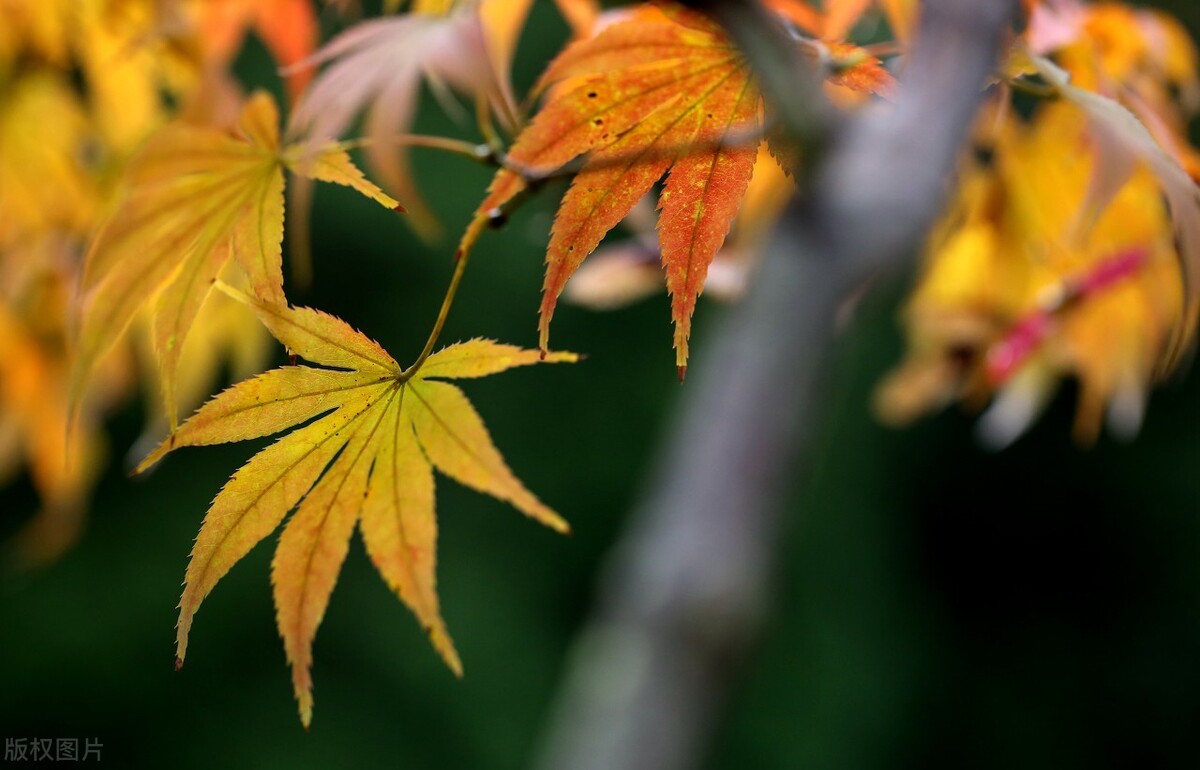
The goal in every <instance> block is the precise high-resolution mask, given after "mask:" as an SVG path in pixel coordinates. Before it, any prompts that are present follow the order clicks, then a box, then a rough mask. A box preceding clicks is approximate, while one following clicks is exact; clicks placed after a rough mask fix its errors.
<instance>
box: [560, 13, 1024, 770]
mask: <svg viewBox="0 0 1200 770" xmlns="http://www.w3.org/2000/svg"><path fill="white" fill-rule="evenodd" d="M704 5H706V6H707V9H708V10H710V11H711V12H712V13H714V14H715V15H716V16H717V17H718V18H719V19H721V21H722V23H724V24H725V25H726V26H727V28H728V29H729V30H730V33H731V34H732V35H733V36H734V38H735V39H736V40H737V41H738V43H739V44H740V45H741V46H742V48H743V49H744V50H745V51H746V52H747V56H748V57H749V58H750V59H751V62H752V64H753V66H755V68H756V70H757V72H758V74H759V78H760V81H761V82H762V84H763V88H764V91H765V93H766V96H767V98H768V100H770V101H771V102H772V103H773V104H775V105H776V106H777V108H778V109H779V112H780V115H781V118H780V120H781V122H783V124H784V125H785V126H786V128H787V129H788V130H789V131H790V132H792V133H793V136H799V138H800V141H801V142H802V143H803V144H804V145H805V146H807V147H813V146H820V147H824V148H825V151H824V152H823V153H822V154H821V155H820V156H812V157H819V163H817V164H815V165H813V164H810V168H809V178H808V179H807V180H804V181H803V183H802V189H807V190H810V191H811V193H810V195H809V196H808V197H807V198H806V199H799V200H797V201H795V202H794V203H793V204H792V205H791V207H790V209H789V211H788V212H787V213H786V214H785V216H784V217H783V218H782V220H781V221H780V223H779V225H778V227H777V228H776V230H775V232H774V234H773V236H772V238H771V241H770V243H769V245H768V247H767V250H766V257H765V260H764V263H763V265H762V267H761V269H760V271H759V274H758V276H757V277H756V279H755V282H754V285H753V287H752V289H751V291H750V293H749V295H748V296H747V297H746V298H745V300H744V301H743V302H742V303H741V304H740V305H738V306H737V307H736V308H735V309H733V310H731V311H730V314H729V317H728V318H727V320H726V321H725V323H724V324H723V326H722V327H721V328H720V329H719V330H718V332H717V337H716V339H715V340H714V341H713V342H712V343H711V347H710V348H709V349H708V351H707V353H706V354H705V356H704V358H703V360H702V361H701V362H700V365H699V366H697V367H696V369H697V371H694V372H693V375H694V376H693V377H692V378H691V379H690V381H689V383H688V386H687V388H686V392H685V398H684V403H683V404H682V408H681V412H680V414H679V415H678V419H677V422H676V424H675V425H674V428H673V430H671V431H670V432H669V433H668V435H667V438H666V441H665V445H664V455H663V457H662V458H661V461H660V468H659V471H658V473H657V475H656V476H655V477H654V481H653V482H652V483H651V485H650V487H649V489H648V493H647V494H646V495H645V497H644V499H642V500H641V502H640V503H639V504H638V505H637V506H636V508H635V511H634V513H633V517H632V520H631V522H630V525H629V529H628V531H627V532H626V533H625V534H624V536H623V538H622V539H621V541H620V542H619V543H618V545H617V546H616V548H615V550H614V552H613V553H612V554H611V555H610V557H609V561H608V563H607V564H606V567H605V570H604V573H603V575H602V578H601V583H600V586H599V597H598V603H597V607H596V608H595V610H594V615H593V616H592V618H591V619H590V620H589V621H588V623H587V625H586V627H585V628H584V630H583V632H582V633H581V636H580V638H579V640H578V641H577V643H576V646H575V649H574V650H573V653H572V655H571V658H570V661H569V669H568V671H567V672H566V676H565V682H564V685H563V690H562V692H561V693H560V694H559V698H558V701H557V704H556V711H555V713H554V714H553V715H552V722H551V724H550V729H549V733H548V735H547V737H546V742H545V744H544V746H543V747H542V749H543V751H542V754H541V756H540V758H539V759H540V763H539V765H538V766H539V767H541V768H544V769H545V770H558V769H559V768H569V769H570V770H600V769H601V768H603V769H605V770H637V769H638V768H646V769H650V768H653V769H654V770H668V769H674V768H691V767H696V766H698V765H699V764H700V762H701V758H702V756H703V750H704V748H705V746H706V744H707V742H708V738H709V737H710V735H711V733H712V731H713V729H714V725H715V716H716V715H717V712H718V711H719V708H720V706H721V704H722V703H723V701H724V698H725V693H726V691H727V689H728V687H729V685H730V683H731V679H732V677H731V675H732V674H733V673H734V671H735V669H736V667H737V664H738V662H739V660H740V659H741V658H742V657H743V655H744V653H745V651H746V650H747V648H748V646H749V645H750V644H751V642H752V641H753V640H754V639H755V637H756V636H757V631H758V627H759V625H760V621H761V619H762V617H763V611H764V607H765V605H766V603H767V595H768V591H767V586H768V578H769V575H770V572H771V569H772V563H773V561H774V557H775V554H774V550H775V549H774V545H775V542H776V540H777V539H778V530H779V522H778V519H779V511H780V509H781V507H782V504H783V501H784V498H785V495H786V494H787V493H788V492H789V491H790V490H791V488H792V487H793V483H794V481H795V480H796V478H797V477H798V476H799V475H800V474H801V473H802V472H803V471H804V470H805V469H806V468H807V460H808V457H807V455H808V452H809V450H811V449H812V444H813V440H814V425H815V424H816V421H817V419H816V418H817V416H818V415H817V410H818V409H819V407H820V404H821V403H822V393H821V390H822V388H821V385H822V379H823V374H824V372H826V371H828V369H829V368H830V361H831V358H832V353H833V346H832V340H833V336H834V331H835V330H834V316H835V314H836V311H837V308H838V306H839V305H840V304H841V302H842V301H843V299H844V298H845V297H846V296H847V294H848V293H849V292H851V291H852V290H854V289H855V288H856V287H858V286H860V285H862V283H863V282H864V281H866V280H867V279H869V278H871V277H872V276H874V275H876V274H878V273H880V272H881V271H884V270H895V269H899V268H902V267H903V266H904V265H906V264H907V262H908V260H909V258H910V256H911V255H913V254H914V253H915V252H916V251H917V249H918V248H919V246H920V243H921V241H922V239H923V237H924V235H925V233H926V232H927V231H928V229H929V227H930V226H931V224H932V222H933V220H934V218H935V217H936V215H937V212H938V210H939V208H940V206H941V203H942V201H943V199H944V197H945V193H946V192H947V185H948V180H949V179H950V178H951V174H952V171H953V166H954V161H955V159H956V157H957V155H958V152H959V149H960V147H961V145H962V143H963V141H964V139H965V137H966V135H967V130H968V128H969V126H970V123H971V120H972V117H973V116H974V114H975V111H976V109H977V107H978V102H979V98H980V94H981V89H982V86H983V85H984V83H985V82H986V80H987V77H988V75H989V73H990V72H991V71H992V70H993V67H994V65H995V63H996V60H997V59H998V58H999V53H1000V46H1001V42H1002V40H1003V38H1004V35H1005V34H1006V30H1007V27H1008V22H1009V20H1010V18H1011V15H1012V13H1013V4H1012V2H1011V0H928V2H927V3H925V5H924V13H923V17H922V22H921V28H920V30H919V34H918V37H917V42H916V44H915V45H914V48H913V52H912V55H911V57H910V61H909V62H908V65H907V70H906V72H905V76H904V78H903V81H904V82H903V87H902V93H901V96H900V98H899V101H898V102H897V103H896V104H895V105H879V106H877V107H875V108H872V109H868V110H865V111H862V112H860V113H858V114H857V115H856V116H854V117H853V118H850V119H845V120H842V121H838V120H837V119H835V117H834V115H833V112H832V110H829V109H828V108H827V107H824V106H822V107H813V106H812V105H816V104H820V105H824V104H825V103H824V101H823V100H822V99H820V98H819V97H818V96H817V90H818V89H817V88H816V86H815V80H814V78H813V77H812V76H811V75H810V74H809V73H808V71H807V69H803V67H804V64H803V62H801V61H799V60H798V59H797V55H796V54H795V52H794V50H793V49H794V46H792V45H791V44H790V42H789V41H788V39H787V37H786V35H785V33H784V32H783V30H782V29H780V28H779V27H778V26H777V25H776V24H775V23H774V21H773V20H772V19H771V18H770V17H769V16H768V15H766V14H765V13H764V12H763V11H762V9H761V7H760V6H759V5H758V3H756V2H750V1H748V0H743V1H741V2H738V1H734V0H725V1H724V2H721V1H719V0H712V1H711V2H708V3H705V4H704ZM922 41H927V42H926V44H922Z"/></svg>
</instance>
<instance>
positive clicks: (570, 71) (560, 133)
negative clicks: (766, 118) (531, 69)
mask: <svg viewBox="0 0 1200 770" xmlns="http://www.w3.org/2000/svg"><path fill="white" fill-rule="evenodd" d="M666 7H667V9H668V10H669V11H670V14H671V15H670V16H668V15H667V14H665V13H664V12H663V10H662V9H661V8H660V7H642V8H639V9H638V10H636V11H635V12H634V13H633V14H632V16H631V18H629V19H627V20H625V21H622V22H618V23H616V24H613V25H612V26H609V27H607V28H606V29H604V30H603V31H602V32H600V34H598V35H597V36H596V37H594V38H592V39H590V40H584V41H580V42H577V43H575V44H573V45H571V46H570V47H568V48H567V49H566V51H564V52H563V53H562V54H561V55H560V56H559V57H558V58H557V59H555V60H554V61H553V62H552V63H551V64H550V67H549V68H548V69H547V71H546V72H545V74H544V75H543V76H542V78H541V81H540V84H539V89H541V88H545V87H547V86H549V85H550V84H552V83H559V86H558V87H557V88H556V90H555V91H554V92H553V94H552V95H551V98H550V99H549V101H548V102H547V104H546V105H545V106H544V107H543V108H542V110H541V111H540V112H539V113H538V114H537V116H536V117H535V118H534V119H533V121H532V122H531V123H530V124H529V126H528V127H527V128H526V129H525V130H524V131H523V132H522V133H521V135H520V136H519V137H518V138H517V140H516V142H515V143H514V145H513V147H512V149H511V151H510V153H509V160H510V161H511V162H513V163H515V164H520V165H521V166H523V167H525V168H526V169H529V170H531V171H533V172H535V173H536V172H547V173H549V172H552V171H554V170H556V169H558V168H560V167H561V166H563V165H564V164H566V163H568V162H570V161H571V160H573V159H574V158H576V157H578V156H580V155H583V154H584V153H590V154H589V155H588V158H587V161H586V162H585V163H584V165H583V168H582V170H581V172H580V173H579V174H578V175H577V176H576V177H575V179H574V180H573V182H572V184H571V187H570V189H569V190H568V191H567V194H566V197H565V198H564V199H563V202H562V205H561V207H560V208H559V211H558V215H557V216H556V217H555V220H554V226H553V228H552V230H551V234H550V244H549V247H548V249H547V254H546V262H547V271H546V278H545V282H544V284H543V296H542V304H541V320H540V324H539V331H540V340H541V342H540V344H541V347H542V348H543V349H545V348H546V347H547V346H548V343H549V328H550V320H551V318H552V316H553V315H554V308H555V304H556V303H557V300H558V296H559V294H560V293H561V292H562V290H563V287H564V286H565V285H566V282H567V279H568V278H570V277H571V274H572V273H574V272H575V270H576V268H578V267H579V265H580V264H581V263H582V262H583V260H584V258H586V257H587V256H588V254H590V253H591V252H592V251H593V250H594V249H595V248H596V246H597V245H598V244H599V243H600V240H601V239H602V238H603V237H604V235H605V234H606V233H607V232H608V231H609V230H611V229H612V228H613V227H614V226H615V225H616V224H617V223H618V222H620V221H621V220H622V219H623V218H624V217H625V215H626V214H628V213H629V210H630V209H631V208H633V206H634V204H636V203H637V201H638V199H639V198H641V197H642V196H643V195H644V194H646V192H648V191H649V190H650V189H651V188H652V187H653V186H654V184H655V183H656V182H658V181H659V179H661V178H662V177H663V176H664V175H666V176H667V180H666V183H665V185H664V187H663V191H662V194H661V195H660V196H659V208H660V211H661V213H660V216H659V226H658V230H659V241H660V244H661V247H662V260H663V265H664V267H665V269H666V273H667V288H668V290H669V291H670V293H671V297H672V303H671V314H672V317H673V319H674V322H675V349H676V364H677V365H678V366H679V369H680V374H681V376H682V374H683V372H684V371H685V370H686V366H687V358H688V336H689V334H690V331H691V316H692V312H693V311H694V309H695V306H696V299H697V297H698V296H699V295H700V292H701V291H702V290H703V287H704V279H705V275H706V274H707V271H708V266H709V263H711V262H712V259H713V256H714V255H715V254H716V253H717V251H718V250H719V249H720V247H721V244H722V243H723V242H724V240H725V236H726V234H727V233H728V232H729V226H730V223H731V221H732V220H733V217H734V215H736V214H737V210H738V206H739V205H740V203H741V200H742V196H743V194H744V193H745V190H746V186H747V184H748V183H749V182H750V176H751V173H752V169H753V167H754V158H755V154H756V148H757V146H758V144H759V135H758V132H759V127H760V124H761V112H762V105H761V98H760V95H759V90H758V87H757V86H756V85H755V83H754V81H753V79H752V78H751V76H750V69H749V66H748V65H747V63H746V61H745V59H744V58H743V56H742V55H741V53H740V52H739V51H738V50H737V49H736V48H735V47H734V46H733V44H732V43H731V42H730V41H729V39H728V37H727V36H726V34H725V32H724V31H723V30H722V29H721V27H720V26H718V25H717V24H716V23H715V22H714V21H712V20H711V19H709V18H708V17H707V16H704V15H702V14H699V13H696V12H693V11H687V10H684V9H681V8H677V7H674V6H666ZM525 187H526V182H525V179H524V178H523V177H522V176H521V175H520V174H517V173H514V172H513V171H510V170H502V171H500V172H499V173H498V174H497V176H496V178H495V179H494V180H493V182H492V185H491V187H490V188H489V193H488V196H487V197H486V199H485V200H484V201H483V203H482V204H480V207H479V213H480V214H481V215H486V213H487V212H489V211H491V210H493V209H495V208H497V207H500V206H503V205H504V204H505V203H506V202H508V201H510V200H511V199H512V198H513V197H514V196H516V195H517V194H518V193H519V192H521V191H522V190H523V189H524V188H525Z"/></svg>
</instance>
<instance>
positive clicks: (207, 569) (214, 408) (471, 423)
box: [139, 290, 577, 726]
mask: <svg viewBox="0 0 1200 770" xmlns="http://www.w3.org/2000/svg"><path fill="white" fill-rule="evenodd" d="M230 293H231V294H233V295H234V296H235V297H237V298H239V299H242V300H243V301H245V302H246V303H247V304H249V305H251V306H252V307H253V309H254V310H255V312H256V313H257V314H258V316H259V318H260V319H261V320H262V321H263V323H264V324H266V326H267V328H268V329H269V330H270V331H271V333H272V334H273V335H274V336H275V337H276V338H277V339H278V340H279V341H280V342H282V343H283V344H284V345H285V346H286V347H287V349H288V350H290V351H292V352H293V353H294V354H296V355H298V356H299V357H301V358H304V359H305V360H307V361H311V362H312V363H315V364H320V365H322V366H326V367H335V368H332V369H330V368H314V367H308V366H284V367H281V368H279V369H273V370H271V371H268V372H266V373H264V374H261V375H259V376H257V377H254V378H252V379H249V380H246V381H244V382H242V383H239V384H237V385H234V386H233V387H231V388H229V389H228V390H226V391H224V392H223V393H221V394H220V395H218V396H216V397H215V398H213V399H212V400H211V401H209V402H208V403H207V404H205V405H204V406H203V407H202V408H201V409H200V410H198V411H197V412H196V414H194V415H193V416H192V417H191V418H190V419H189V420H187V421H186V422H185V423H184V424H183V425H181V426H180V427H179V430H178V431H177V432H176V433H175V434H173V435H172V436H170V437H169V438H168V439H167V440H166V441H164V442H163V444H162V445H161V446H159V447H158V448H157V449H156V450H155V451H154V452H153V453H151V454H150V456H149V457H147V458H146V460H145V461H143V462H142V464H141V466H139V470H142V469H144V468H146V467H148V466H149V465H151V464H153V463H154V462H156V461H157V460H158V459H159V458H161V457H162V456H163V455H164V454H166V453H167V452H169V451H171V450H172V449H176V448H178V447H181V446H197V445H205V444H219V443H225V442H231V441H243V440H246V439H252V438H258V437H260V436H267V435H270V434H273V433H278V432H280V431H283V430H287V429H289V428H292V427H294V426H297V425H300V424H301V423H305V422H307V421H309V420H313V418H318V419H316V420H313V422H311V423H308V424H306V425H304V426H303V427H300V428H297V429H296V430H294V431H292V432H291V433H289V434H288V435H286V436H284V437H282V438H280V439H279V440H277V441H276V442H275V443H274V444H272V445H271V446H268V447H267V448H266V449H263V450H262V451H261V452H259V453H258V454H256V455H255V456H254V457H252V458H251V459H250V460H249V462H247V463H246V464H245V465H243V466H242V467H241V469H240V470H238V471H237V472H236V473H235V474H234V475H233V477H232V478H231V479H230V480H229V482H228V483H227V484H226V485H225V486H224V488H223V489H222V490H221V492H220V494H218V495H217V497H216V499H214V500H213V502H212V505H211V506H210V507H209V509H208V514H207V515H206V516H205V518H204V524H203V525H202V526H201V528H200V534H199V535H198V536H197V538H196V545H195V547H194V548H193V549H192V558H191V562H190V563H189V564H188V568H187V576H186V578H185V581H184V591H183V597H182V599H181V600H180V602H179V609H180V615H179V625H178V636H177V648H176V655H177V661H178V663H179V664H182V661H183V658H184V656H185V654H186V652H187V644H188V634H189V632H190V630H191V627H192V619H193V616H194V615H195V613H196V610H197V609H198V608H199V606H200V603H201V602H202V601H203V600H204V597H205V596H207V595H208V593H209V591H211V590H212V588H213V586H215V585H216V583H217V581H219V580H220V579H221V578H222V577H223V576H224V575H225V574H226V573H227V572H228V571H229V569H230V568H231V567H232V566H233V565H234V564H235V563H236V562H238V561H239V560H240V559H241V558H242V557H243V556H245V555H246V554H247V553H249V551H250V549H251V548H253V547H254V546H255V545H256V544H257V543H258V542H259V541H260V540H262V539H263V538H265V537H266V536H267V535H269V534H270V533H271V532H273V531H274V530H275V529H276V528H277V527H278V526H279V525H280V523H281V522H282V521H283V519H284V517H285V516H286V515H287V513H288V511H290V510H291V509H292V508H293V507H294V508H296V512H295V514H294V515H293V516H292V518H291V519H290V521H289V522H288V524H287V526H285V527H284V530H283V535H282V536H281V537H280V540H279V546H278V548H277V549H276V551H275V558H274V560H273V562H272V569H271V578H272V583H273V585H274V595H275V608H276V612H277V618H278V622H279V632H280V634H281V635H282V636H283V641H284V648H285V650H286V652H287V658H288V662H289V663H290V664H291V666H292V682H293V685H294V687H295V692H296V698H297V700H298V701H299V707H300V718H301V721H302V722H303V723H304V724H305V726H307V725H308V724H309V721H310V720H311V719H312V679H311V675H310V668H311V665H312V642H313V637H314V636H315V635H316V631H317V627H318V625H320V622H321V618H322V616H323V615H324V613H325V608H326V606H327V605H328V603H329V596H330V593H331V592H332V591H333V586H334V583H335V582H336V580H337V575H338V572H339V571H340V569H341V565H342V561H343V560H344V559H345V556H346V552H347V550H348V548H349V541H350V536H351V534H352V533H353V531H354V527H355V524H358V525H359V527H360V528H361V530H362V534H363V541H364V542H365V544H366V547H367V553H368V554H369V555H370V557H371V561H372V562H374V564H375V566H376V567H377V568H378V570H379V572H380V574H381V575H382V576H383V578H384V580H385V581H387V583H388V585H389V586H390V587H391V588H392V590H393V591H395V592H396V594H397V595H398V596H399V597H400V598H401V599H402V600H403V601H404V602H405V603H406V604H407V605H408V606H409V607H410V608H411V609H412V611H413V612H414V613H415V614H416V616H417V619H418V620H419V621H420V622H421V624H422V626H424V628H425V629H426V631H427V632H428V634H429V637H430V640H431V641H432V642H433V645H434V647H435V648H436V649H437V651H438V652H439V653H440V654H441V656H442V657H443V658H444V659H445V661H446V663H447V665H449V666H450V668H451V669H452V670H453V671H454V672H455V673H461V670H462V666H461V664H460V662H459V658H458V653H457V652H455V650H454V645H453V643H452V642H451V640H450V636H449V634H448V633H447V631H446V626H445V623H444V622H443V621H442V617H441V612H440V610H439V608H438V597H437V593H436V590H435V581H434V560H435V557H434V551H435V542H436V538H437V524H436V521H435V518H434V483H433V473H432V468H433V467H436V468H437V469H438V470H440V471H442V472H443V473H445V474H446V475H447V476H450V477H451V478H453V479H455V480H456V481H458V482H460V483H462V484H465V485H466V486H469V487H472V488H474V489H476V490H479V491H480V492H486V493H487V494H490V495H492V496H494V497H497V498H499V499H500V500H504V501H507V502H509V503H511V504H512V505H513V506H514V507H516V508H517V509H518V510H520V511H521V512H522V513H525V514H526V515H528V516H530V517H531V518H534V519H536V520H537V521H540V522H541V523H543V524H545V525H547V526H549V527H551V528H552V529H555V530H557V531H559V532H566V531H567V529H568V527H567V524H566V522H565V521H563V520H562V518H560V517H559V516H558V514H556V513H555V512H554V511H552V510H550V509H549V508H548V507H546V506H545V505H544V504H543V503H542V502H540V501H539V500H538V499H537V498H536V497H534V495H533V494H532V493H530V492H529V491H528V490H527V489H526V488H525V487H524V485H522V484H521V482H520V481H519V480H517V478H516V477H515V476H514V475H513V474H512V471H510V470H509V468H508V466H507V465H506V464H505V462H504V459H503V458H502V457H501V456H500V453H499V452H498V451H497V450H496V448H495V446H494V445H493V444H492V441H491V438H490V437H489V436H488V433H487V429H486V428H485V427H484V425H483V421H482V420H481V419H480V417H479V415H478V414H477V413H476V411H475V409H474V408H473V407H472V406H471V403H470V402H469V401H468V400H467V398H466V396H465V395H464V394H463V392H462V391H461V390H459V389H458V388H457V387H455V386H454V385H451V384H450V383H448V382H443V381H442V380H448V379H462V378H473V377H484V376H487V375H490V374H495V373H497V372H501V371H504V370H505V369H509V368H512V367H514V366H525V365H528V364H534V363H537V362H538V361H539V355H540V354H539V352H538V351H534V350H522V349H520V348H517V347H513V346H511V345H502V344H500V343H497V342H493V341H490V340H482V339H474V340H470V341H468V342H462V343H458V344H455V345H451V346H449V347H447V348H444V349H443V350H441V351H439V352H437V353H434V354H433V355H431V356H430V357H429V358H428V359H427V360H426V361H425V363H424V365H423V366H422V367H421V368H420V369H419V370H418V371H417V372H416V373H415V374H413V375H412V376H411V377H410V378H408V379H406V378H405V376H404V375H403V374H402V373H401V368H400V366H399V365H398V364H397V363H396V361H395V360H394V359H393V358H392V357H391V356H390V355H388V354H387V352H386V351H384V349H383V348H382V347H380V346H379V345H378V344H377V343H375V342H374V341H372V340H370V339H368V338H367V337H365V336H363V335H362V334H361V333H359V332H357V331H355V330H354V329H352V328H351V327H350V326H349V325H347V324H346V323H345V322H344V321H342V320H340V319H338V318H335V317H333V316H330V315H326V314H325V313H322V312H320V311H317V310H312V309H309V308H299V307H297V308H289V307H285V306H282V305H274V304H271V303H267V302H263V301H261V300H257V299H254V298H251V297H247V296H245V295H242V294H240V293H238V292H236V291H234V290H230ZM545 360H546V361H548V362H563V361H575V360H577V356H575V355H574V354H572V353H553V354H550V355H549V356H547V357H546V359H545Z"/></svg>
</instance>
